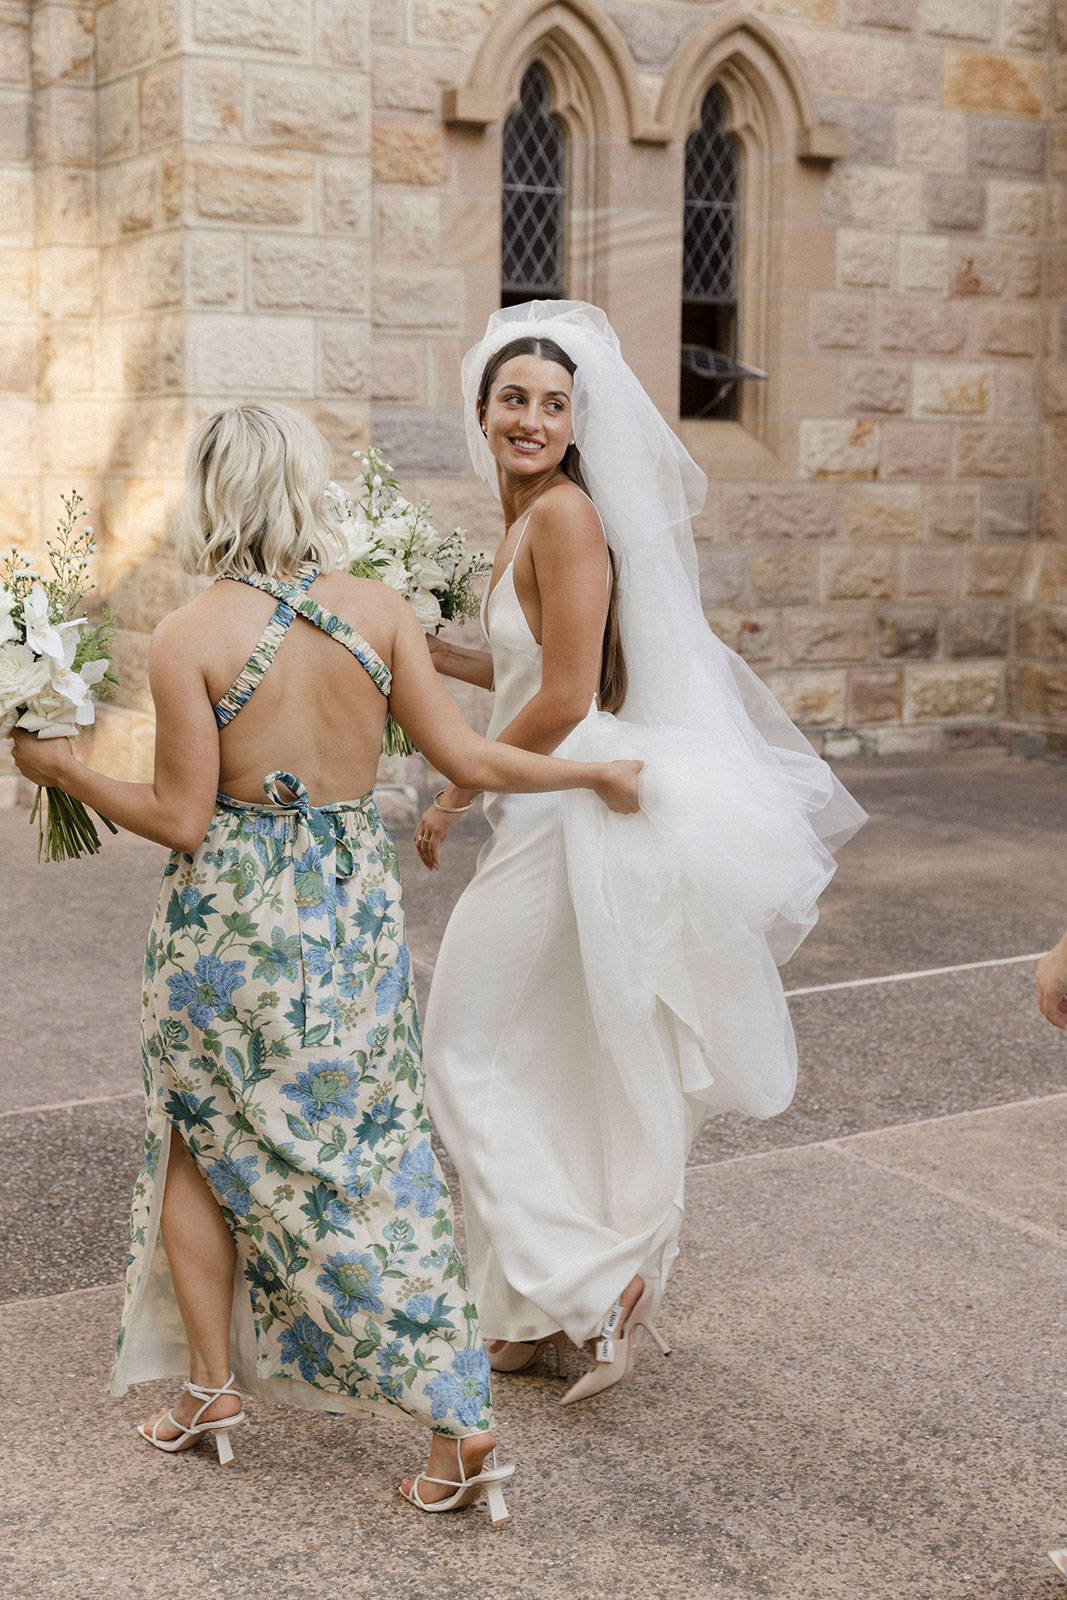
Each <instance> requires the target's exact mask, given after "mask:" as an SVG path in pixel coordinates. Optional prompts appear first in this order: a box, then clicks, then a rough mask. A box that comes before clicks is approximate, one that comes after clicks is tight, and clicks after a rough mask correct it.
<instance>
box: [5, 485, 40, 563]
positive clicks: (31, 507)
mask: <svg viewBox="0 0 1067 1600" xmlns="http://www.w3.org/2000/svg"><path fill="white" fill-rule="evenodd" d="M36 503H37V482H36V480H35V479H32V478H9V477H5V478H3V479H0V546H2V547H3V549H5V550H7V549H10V547H11V546H12V545H16V546H17V547H18V548H19V549H20V550H28V549H30V548H31V547H33V546H34V545H35V544H36Z"/></svg>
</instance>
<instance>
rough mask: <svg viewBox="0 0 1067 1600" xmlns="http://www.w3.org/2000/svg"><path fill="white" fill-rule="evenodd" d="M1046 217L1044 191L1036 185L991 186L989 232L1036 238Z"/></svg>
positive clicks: (995, 184)
mask: <svg viewBox="0 0 1067 1600" xmlns="http://www.w3.org/2000/svg"><path fill="white" fill-rule="evenodd" d="M1044 215H1045V190H1044V187H1043V185H1041V184H1038V183H991V184H990V185H989V231H990V233H992V234H997V235H999V236H1010V235H1013V234H1017V235H1021V236H1023V237H1024V238H1027V239H1037V238H1039V237H1040V234H1041V227H1042V221H1043V218H1044Z"/></svg>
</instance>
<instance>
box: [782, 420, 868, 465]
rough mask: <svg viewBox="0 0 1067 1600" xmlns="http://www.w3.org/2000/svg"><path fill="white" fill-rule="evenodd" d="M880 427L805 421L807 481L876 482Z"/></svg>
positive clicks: (803, 449) (865, 422)
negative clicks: (834, 479) (836, 479)
mask: <svg viewBox="0 0 1067 1600" xmlns="http://www.w3.org/2000/svg"><path fill="white" fill-rule="evenodd" d="M879 426H880V425H879V424H878V423H876V422H873V421H871V420H870V419H869V418H866V417H861V418H858V419H857V420H856V421H854V422H845V421H837V420H834V421H829V420H818V421H816V420H805V421H803V422H801V424H800V464H801V472H802V474H803V476H804V477H806V478H846V479H847V478H873V477H875V476H876V474H877V472H878V460H879V446H880V437H879Z"/></svg>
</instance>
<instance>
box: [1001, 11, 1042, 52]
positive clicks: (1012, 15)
mask: <svg viewBox="0 0 1067 1600" xmlns="http://www.w3.org/2000/svg"><path fill="white" fill-rule="evenodd" d="M1048 36H1049V7H1048V5H1047V3H1046V0H1007V5H1006V7H1005V9H1004V22H1003V27H1002V33H1001V43H1002V44H1004V45H1005V46H1006V47H1007V48H1008V49H1009V50H1044V48H1045V46H1046V45H1047V44H1048Z"/></svg>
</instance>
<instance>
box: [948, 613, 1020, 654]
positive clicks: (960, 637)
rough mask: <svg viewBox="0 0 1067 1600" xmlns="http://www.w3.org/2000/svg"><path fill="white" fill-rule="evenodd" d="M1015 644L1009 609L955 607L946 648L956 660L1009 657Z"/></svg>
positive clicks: (950, 614)
mask: <svg viewBox="0 0 1067 1600" xmlns="http://www.w3.org/2000/svg"><path fill="white" fill-rule="evenodd" d="M1010 643H1011V610H1010V608H1009V607H1008V606H1006V605H993V606H974V605H970V606H954V607H953V608H952V610H951V611H950V612H949V614H948V617H947V620H946V627H945V647H946V650H947V652H948V654H949V655H950V656H952V657H954V658H955V659H956V660H958V661H959V660H966V659H968V658H971V657H981V656H1006V655H1007V654H1008V649H1009V646H1010Z"/></svg>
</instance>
